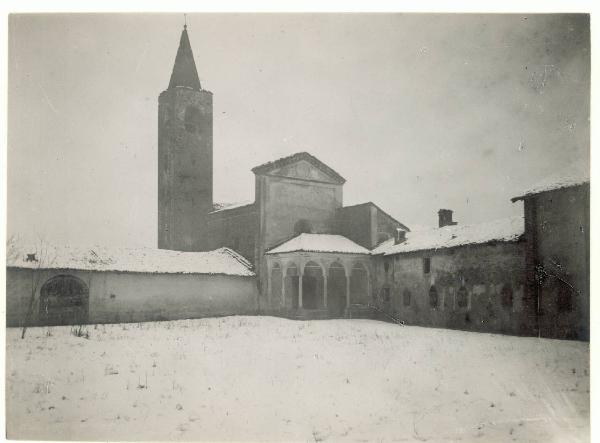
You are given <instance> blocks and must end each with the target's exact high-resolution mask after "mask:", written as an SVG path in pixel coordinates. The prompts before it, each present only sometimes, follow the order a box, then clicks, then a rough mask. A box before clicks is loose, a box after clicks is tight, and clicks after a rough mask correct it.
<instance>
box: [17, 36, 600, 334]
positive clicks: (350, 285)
mask: <svg viewBox="0 0 600 443" xmlns="http://www.w3.org/2000/svg"><path fill="white" fill-rule="evenodd" d="M252 166H253V167H252ZM249 167H252V172H253V173H254V175H255V200H254V201H253V202H249V203H246V204H236V205H227V204H223V203H216V202H215V201H214V200H213V174H214V172H213V94H212V93H211V92H209V91H207V90H205V89H203V87H202V85H201V84H200V81H199V78H198V73H197V69H196V64H195V62H194V57H193V53H192V48H191V45H190V41H189V38H188V33H187V30H186V29H185V27H184V30H183V32H182V34H181V40H180V43H179V49H178V51H177V55H176V59H175V64H174V67H173V70H172V74H171V78H170V81H169V84H168V87H167V89H166V90H165V91H163V92H162V93H160V95H159V99H158V245H157V246H158V249H148V250H119V251H103V250H78V251H75V250H68V251H66V252H65V248H56V249H55V252H54V256H53V260H52V261H48V262H47V263H45V262H44V257H41V256H40V253H39V250H38V251H33V250H31V251H29V250H28V251H25V250H22V249H18V250H17V251H16V253H15V254H14V256H13V257H12V258H11V256H10V255H9V259H8V274H7V292H8V295H7V315H8V317H7V319H8V324H9V326H10V325H13V326H17V325H20V324H23V322H24V321H31V322H32V323H35V324H64V323H76V322H89V323H94V322H119V321H144V320H160V319H175V318H193V317H201V316H210V315H230V314H262V315H281V316H286V317H290V318H296V319H326V318H341V317H346V318H360V317H368V318H378V319H381V320H385V321H394V322H398V323H403V324H411V325H421V326H431V327H441V328H455V329H463V330H470V331H480V332H497V333H505V334H515V335H534V336H538V335H539V336H543V337H552V338H568V339H581V340H588V339H589V306H590V303H589V298H590V295H589V244H590V236H589V230H590V224H589V192H590V191H589V181H590V179H589V169H586V167H583V168H582V167H580V166H578V165H567V166H565V167H564V168H563V169H562V170H560V171H557V175H556V176H554V177H548V179H547V180H545V181H544V182H543V183H538V184H534V185H533V186H532V187H531V188H530V189H528V190H524V191H523V193H522V194H521V195H519V196H515V198H514V199H513V201H523V202H524V214H523V216H521V217H515V218H509V219H504V220H497V221H492V222H488V223H483V224H478V225H461V224H460V223H457V222H456V221H454V219H453V217H454V215H453V212H452V211H451V210H449V209H440V210H439V212H438V216H439V227H438V228H435V229H431V230H429V231H419V232H411V230H410V226H407V225H405V224H403V223H402V221H400V220H396V219H395V218H394V217H392V216H391V215H389V214H388V213H386V212H385V210H384V209H382V208H380V207H379V206H377V205H376V204H374V203H372V202H365V203H363V204H359V205H353V206H344V202H343V187H344V183H345V179H344V177H342V176H340V174H338V173H337V172H336V171H335V170H334V168H335V165H326V164H324V163H322V162H321V161H320V160H319V159H318V158H317V157H316V156H314V155H312V154H311V153H307V152H299V153H295V154H293V155H290V156H288V157H285V158H280V159H274V160H273V161H271V162H269V163H265V164H262V165H249ZM32 251H33V252H32ZM32 275H35V277H34V278H32ZM32 292H33V293H37V294H38V296H37V299H36V300H37V301H36V303H35V305H34V306H33V307H31V306H30V303H29V300H30V294H31V293H32Z"/></svg>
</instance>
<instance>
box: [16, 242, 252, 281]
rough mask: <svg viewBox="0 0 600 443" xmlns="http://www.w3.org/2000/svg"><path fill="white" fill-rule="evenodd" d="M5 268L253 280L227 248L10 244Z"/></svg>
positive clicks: (242, 261) (245, 264)
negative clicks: (200, 275) (190, 250)
mask: <svg viewBox="0 0 600 443" xmlns="http://www.w3.org/2000/svg"><path fill="white" fill-rule="evenodd" d="M33 254H35V255H33ZM28 256H29V257H28ZM6 266H7V267H13V268H27V269H72V270H83V271H115V272H144V273H157V274H161V273H164V274H222V275H236V276H254V273H253V272H252V271H251V266H252V265H251V264H250V263H249V262H248V261H247V260H246V259H245V258H244V257H242V256H241V255H240V254H238V253H237V252H235V251H233V250H231V249H228V248H220V249H216V250H214V251H210V252H181V251H170V250H166V249H152V248H141V249H126V248H115V249H109V248H105V247H87V248H84V247H71V246H56V245H44V244H41V245H37V246H26V245H23V246H21V245H18V244H12V245H11V244H9V246H8V247H7V259H6Z"/></svg>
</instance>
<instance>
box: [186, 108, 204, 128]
mask: <svg viewBox="0 0 600 443" xmlns="http://www.w3.org/2000/svg"><path fill="white" fill-rule="evenodd" d="M201 118H202V116H201V115H200V110H199V109H198V108H196V107H195V106H188V107H187V108H186V110H185V130H186V131H187V132H191V133H192V134H195V133H196V132H198V128H199V127H200V120H201Z"/></svg>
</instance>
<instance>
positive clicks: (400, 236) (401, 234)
mask: <svg viewBox="0 0 600 443" xmlns="http://www.w3.org/2000/svg"><path fill="white" fill-rule="evenodd" d="M405 240H406V231H405V230H404V229H400V228H396V238H395V240H394V244H395V245H399V244H400V243H403V242H404V241H405Z"/></svg>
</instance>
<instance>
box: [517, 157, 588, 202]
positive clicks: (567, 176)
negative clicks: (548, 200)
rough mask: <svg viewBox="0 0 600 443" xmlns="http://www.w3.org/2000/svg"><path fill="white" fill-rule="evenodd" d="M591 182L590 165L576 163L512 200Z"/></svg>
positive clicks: (581, 162) (583, 162) (582, 162)
mask: <svg viewBox="0 0 600 443" xmlns="http://www.w3.org/2000/svg"><path fill="white" fill-rule="evenodd" d="M589 182H590V165H589V163H587V162H585V161H578V162H574V163H572V164H570V165H568V166H566V167H565V168H563V169H561V170H560V171H559V172H557V173H555V174H553V175H551V176H548V177H546V178H545V179H543V180H541V181H539V182H538V183H536V184H535V185H533V186H532V187H531V188H529V189H528V190H526V191H525V192H524V193H523V195H521V196H519V197H515V198H513V199H512V200H513V201H514V200H519V199H522V198H523V197H526V196H528V195H532V194H539V193H540V192H546V191H554V190H556V189H562V188H568V187H570V186H577V185H581V184H583V183H589Z"/></svg>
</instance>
